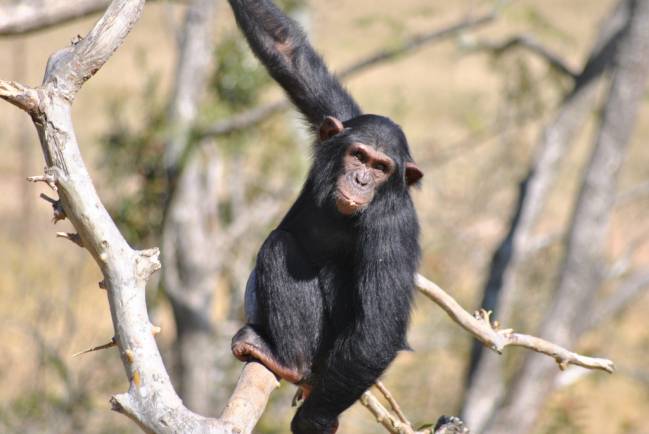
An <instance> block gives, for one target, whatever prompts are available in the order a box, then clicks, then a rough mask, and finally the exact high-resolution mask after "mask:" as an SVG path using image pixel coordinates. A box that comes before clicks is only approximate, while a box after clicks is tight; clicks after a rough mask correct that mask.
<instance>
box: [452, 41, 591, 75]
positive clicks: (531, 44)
mask: <svg viewBox="0 0 649 434" xmlns="http://www.w3.org/2000/svg"><path fill="white" fill-rule="evenodd" d="M465 46H466V47H467V48H469V49H470V50H473V51H478V50H489V51H492V52H493V53H495V54H497V55H500V54H503V53H504V52H506V51H509V50H510V49H513V48H524V49H526V50H528V51H530V52H531V53H533V54H535V55H537V56H539V57H541V58H542V59H543V60H545V61H546V62H547V63H548V64H549V65H550V66H551V67H553V68H554V69H556V70H557V71H559V72H561V73H562V74H565V75H567V76H568V77H571V78H572V79H576V78H577V76H578V74H577V73H576V72H575V71H573V69H572V68H571V67H569V66H568V64H567V63H566V62H565V61H564V60H563V59H562V58H561V56H559V55H558V54H557V53H555V52H553V51H552V50H550V49H549V48H547V47H545V46H544V45H543V44H541V43H540V42H539V41H538V40H536V38H534V37H532V36H530V35H515V36H511V37H509V38H507V39H505V40H504V41H500V42H492V41H476V42H468V43H466V42H465Z"/></svg>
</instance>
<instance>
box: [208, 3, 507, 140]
mask: <svg viewBox="0 0 649 434" xmlns="http://www.w3.org/2000/svg"><path fill="white" fill-rule="evenodd" d="M495 17H496V12H490V13H487V14H484V15H481V16H478V17H475V18H467V19H463V20H460V21H458V22H456V23H454V24H451V25H449V26H446V27H444V28H442V29H437V30H432V31H430V32H426V33H421V34H417V35H414V36H411V37H409V38H407V39H406V40H405V41H403V42H402V43H401V44H398V45H396V46H395V47H393V48H390V49H381V50H378V51H376V52H374V53H372V54H370V55H368V56H366V57H364V58H362V59H360V60H358V61H356V62H354V63H352V64H351V65H349V66H348V67H346V68H344V69H343V70H342V71H340V72H339V73H338V77H339V78H341V79H345V78H349V77H352V76H354V75H355V74H358V73H360V72H362V71H365V70H367V69H369V68H370V67H373V66H376V65H378V64H381V63H384V62H387V61H389V60H392V59H395V58H397V57H399V56H402V55H405V54H407V53H410V52H413V51H415V50H416V49H418V48H421V47H423V46H425V45H426V44H429V43H432V42H435V41H440V40H443V39H445V38H448V37H450V36H454V35H456V34H458V33H459V32H461V31H464V30H467V29H475V28H478V27H480V26H483V25H485V24H488V23H490V22H491V21H493V20H494V19H495ZM289 107H291V103H290V102H289V101H288V100H287V99H285V98H284V99H281V100H279V101H275V102H271V103H269V104H265V105H262V106H259V107H255V108H253V109H250V110H248V111H245V112H243V113H239V114H236V115H234V116H232V117H230V118H229V119H225V120H221V121H218V122H215V123H214V124H212V125H209V126H205V127H198V128H197V130H196V132H195V133H196V135H197V136H198V137H212V136H221V135H226V134H230V133H232V132H235V131H240V130H243V129H246V128H250V127H252V126H254V125H257V124H259V123H260V122H262V121H264V120H265V119H268V118H269V117H270V116H272V115H274V114H275V113H279V112H282V111H284V110H287V109H288V108H289Z"/></svg>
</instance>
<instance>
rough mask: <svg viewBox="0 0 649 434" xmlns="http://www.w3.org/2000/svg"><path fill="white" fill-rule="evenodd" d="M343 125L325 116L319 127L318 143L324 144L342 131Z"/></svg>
mask: <svg viewBox="0 0 649 434" xmlns="http://www.w3.org/2000/svg"><path fill="white" fill-rule="evenodd" d="M343 128H344V127H343V123H342V122H340V121H339V120H338V119H336V118H335V117H333V116H327V117H325V118H324V121H322V124H321V125H320V141H321V142H324V141H325V140H327V139H330V138H332V137H333V136H335V135H336V134H338V133H340V132H341V131H342V130H343Z"/></svg>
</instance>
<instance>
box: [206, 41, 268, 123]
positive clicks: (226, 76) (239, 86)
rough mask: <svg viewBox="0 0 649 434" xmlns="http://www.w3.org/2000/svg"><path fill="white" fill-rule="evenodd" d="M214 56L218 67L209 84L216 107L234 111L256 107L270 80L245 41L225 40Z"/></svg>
mask: <svg viewBox="0 0 649 434" xmlns="http://www.w3.org/2000/svg"><path fill="white" fill-rule="evenodd" d="M215 54H216V62H217V66H216V71H215V73H214V75H213V76H212V79H211V82H210V84H211V88H212V90H213V92H214V94H215V97H216V101H217V104H221V105H223V106H224V107H225V108H226V109H228V110H232V111H238V110H241V109H243V108H245V107H250V106H252V105H255V104H257V103H258V100H259V91H260V90H261V89H262V88H263V87H264V86H266V85H267V84H268V83H270V79H269V77H268V74H267V73H266V71H265V70H264V69H263V68H262V67H261V65H260V63H259V62H258V61H257V60H256V59H254V58H253V57H252V55H251V54H250V50H249V49H248V46H247V45H246V43H245V41H244V40H243V38H241V37H240V36H239V35H228V36H226V37H225V38H224V40H223V42H221V43H220V44H219V46H218V47H217V49H216V53H215Z"/></svg>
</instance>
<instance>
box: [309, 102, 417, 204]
mask: <svg viewBox="0 0 649 434" xmlns="http://www.w3.org/2000/svg"><path fill="white" fill-rule="evenodd" d="M422 176H423V173H422V172H421V171H420V170H419V168H418V167H417V165H416V164H415V163H414V162H413V161H412V157H411V156H410V151H409V149H408V142H407V140H406V136H405V135H404V134H403V131H402V130H401V128H400V127H399V125H397V124H396V123H394V122H393V121H391V120H390V119H388V118H386V117H384V116H377V115H360V116H357V117H355V118H352V119H350V120H348V121H345V122H341V121H340V120H338V119H336V118H334V117H332V116H327V117H326V118H325V119H324V121H323V122H322V124H321V126H320V130H319V142H318V143H317V144H316V149H315V158H314V163H313V167H312V172H311V178H312V180H313V181H314V182H315V190H316V195H317V200H318V201H319V203H321V204H322V203H325V202H326V201H327V200H332V201H333V202H334V203H335V207H336V209H337V210H338V212H339V213H341V214H343V215H347V216H350V215H355V214H358V213H360V212H362V211H363V210H365V209H367V207H369V206H370V205H371V204H372V203H373V202H376V201H377V200H378V198H380V197H381V196H382V195H383V192H384V191H385V190H397V191H402V192H406V191H407V189H408V187H410V186H411V185H413V184H416V183H417V182H418V181H419V180H420V179H421V177H422Z"/></svg>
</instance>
